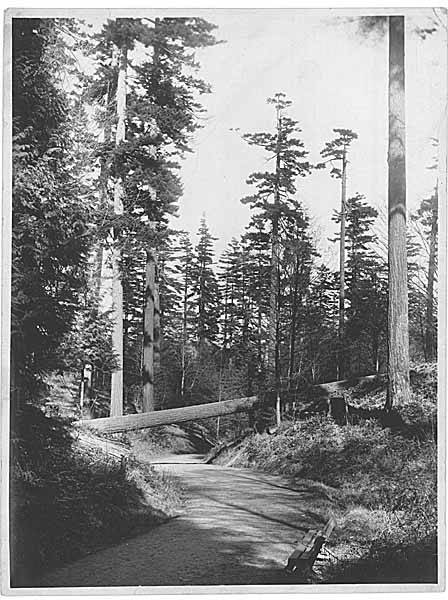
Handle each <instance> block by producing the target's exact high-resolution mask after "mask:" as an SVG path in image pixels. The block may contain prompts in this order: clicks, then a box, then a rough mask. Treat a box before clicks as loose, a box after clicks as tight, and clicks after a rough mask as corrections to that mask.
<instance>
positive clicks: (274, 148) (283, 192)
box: [242, 93, 311, 422]
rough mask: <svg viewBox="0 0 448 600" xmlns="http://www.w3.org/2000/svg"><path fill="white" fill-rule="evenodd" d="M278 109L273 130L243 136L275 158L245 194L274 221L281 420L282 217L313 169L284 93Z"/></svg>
mask: <svg viewBox="0 0 448 600" xmlns="http://www.w3.org/2000/svg"><path fill="white" fill-rule="evenodd" d="M268 103H270V104H273V105H274V106H275V110H276V130H275V132H273V133H269V132H265V133H253V134H245V135H244V136H243V138H244V139H245V140H246V141H247V142H248V143H249V144H250V145H254V146H258V147H260V148H262V149H263V150H264V151H265V152H266V153H267V154H268V155H269V158H273V159H274V160H275V169H274V171H272V172H256V173H252V174H251V175H250V176H249V178H248V180H247V183H248V184H249V185H254V186H255V187H256V190H257V191H256V192H255V194H254V195H252V196H248V197H246V198H243V200H242V202H243V203H248V204H250V205H251V207H252V208H255V209H258V210H261V211H262V212H263V214H264V216H265V218H266V219H268V220H269V222H270V223H271V227H272V229H271V273H270V279H271V289H270V294H269V298H270V313H269V346H268V356H269V371H270V376H271V388H272V389H273V390H274V393H275V397H276V407H277V408H276V413H277V422H280V414H281V408H280V387H281V382H280V379H281V373H280V355H279V352H280V345H279V314H280V310H281V307H280V300H281V297H280V287H279V282H280V235H279V221H280V217H281V215H282V214H283V213H285V212H286V213H287V212H288V211H289V210H290V198H291V197H292V196H293V195H294V194H295V192H296V185H295V181H296V179H297V177H299V176H301V177H303V176H305V175H307V174H308V173H309V172H310V170H311V165H310V163H309V162H308V161H307V160H306V156H307V154H308V152H307V151H306V150H305V149H304V144H303V142H302V140H300V139H299V138H297V137H295V136H296V134H298V133H300V131H301V130H300V129H299V127H298V125H297V121H294V120H292V119H291V118H289V117H287V116H285V115H284V111H285V109H286V108H287V107H289V106H290V105H291V102H290V101H289V100H287V99H286V96H285V95H284V94H282V93H278V94H276V95H275V96H274V97H273V98H269V99H268Z"/></svg>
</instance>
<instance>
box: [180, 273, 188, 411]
mask: <svg viewBox="0 0 448 600" xmlns="http://www.w3.org/2000/svg"><path fill="white" fill-rule="evenodd" d="M187 310H188V265H187V264H186V263H185V280H184V297H183V312H182V348H181V369H182V371H181V381H180V397H181V401H182V404H183V401H184V396H185V370H186V353H187V322H188V319H187Z"/></svg>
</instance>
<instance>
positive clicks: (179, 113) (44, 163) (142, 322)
mask: <svg viewBox="0 0 448 600" xmlns="http://www.w3.org/2000/svg"><path fill="white" fill-rule="evenodd" d="M400 19H401V18H400V17H397V18H392V17H391V20H390V27H391V38H390V50H391V61H390V108H391V119H390V148H389V166H390V177H389V184H390V185H389V198H390V206H389V240H390V241H389V282H388V278H387V274H386V268H387V261H386V260H385V258H384V257H383V258H381V257H380V256H379V253H378V243H379V240H378V238H377V235H376V233H375V223H376V221H377V218H378V214H377V210H376V209H375V208H373V207H372V206H370V204H369V203H368V202H367V200H366V198H365V197H364V196H363V195H361V194H356V195H353V196H351V197H347V190H346V179H347V164H348V159H349V152H350V148H351V144H352V143H353V141H354V140H355V139H356V137H357V135H356V134H355V133H354V132H353V131H351V130H349V129H334V130H333V132H334V134H335V135H334V139H332V140H331V141H330V142H328V143H326V144H325V147H324V149H323V150H322V151H321V156H322V160H323V161H325V163H327V162H328V163H330V164H331V165H332V171H331V172H332V175H333V176H335V177H336V178H338V179H341V209H340V211H337V212H336V213H335V215H334V217H333V219H334V221H335V222H336V223H337V224H338V226H339V232H338V237H337V238H336V239H337V241H338V242H339V246H340V256H339V259H340V260H339V270H334V271H332V270H331V269H330V268H329V267H328V265H326V264H324V261H323V259H322V257H321V256H319V253H318V252H317V249H316V240H315V235H314V233H313V231H312V226H311V219H310V215H309V214H308V211H307V210H305V208H304V206H303V204H302V203H301V201H300V200H299V198H298V194H297V191H298V180H299V178H301V177H305V176H308V175H310V174H311V172H312V171H313V169H314V168H318V167H321V166H323V163H321V164H320V165H314V166H313V165H312V164H311V163H310V161H309V159H308V156H309V154H308V150H307V149H306V148H305V144H304V142H303V140H302V139H301V130H300V127H299V126H298V123H297V121H295V120H293V119H292V118H290V117H289V116H288V112H289V110H290V109H291V102H290V101H289V100H288V99H287V98H286V96H285V95H284V94H281V93H278V94H275V95H274V96H273V97H272V98H270V99H268V102H269V104H270V105H271V106H272V107H273V109H274V111H275V113H274V114H275V119H274V124H273V127H272V130H270V131H267V132H259V133H246V134H244V135H243V139H244V140H245V141H246V142H247V143H248V144H249V145H250V146H253V147H254V148H256V149H258V150H259V151H260V150H261V151H262V152H263V153H264V154H265V157H266V159H267V160H268V163H267V164H268V165H270V166H269V167H267V170H261V171H256V172H254V173H252V174H250V175H249V177H248V179H247V183H248V185H249V186H250V188H251V190H252V191H251V193H250V194H249V195H248V196H247V197H245V198H243V199H242V202H244V203H246V204H249V206H250V208H251V209H252V210H251V217H250V220H249V223H248V225H247V227H246V229H245V231H244V233H243V234H242V235H241V236H240V237H238V238H234V239H232V240H231V242H230V243H229V245H228V246H227V248H226V249H225V250H224V252H223V253H222V255H221V257H220V258H219V260H218V259H217V257H215V249H214V242H215V241H216V239H215V238H214V237H213V236H212V235H211V232H210V229H209V226H208V224H207V222H206V220H205V218H203V219H202V220H201V222H200V224H199V229H198V232H197V239H195V240H194V241H192V240H191V239H190V237H189V234H188V233H186V232H178V231H173V230H171V229H170V228H169V226H168V223H169V218H170V216H171V215H172V214H174V213H175V212H176V209H177V203H178V201H179V199H180V198H181V196H182V185H181V180H180V177H179V164H180V163H179V161H180V159H181V157H182V156H183V155H184V153H185V152H186V151H188V150H189V148H190V142H191V137H190V136H191V134H192V133H193V132H194V131H195V130H196V129H197V127H198V126H199V122H198V120H197V116H198V114H199V113H200V112H201V110H202V109H201V107H200V104H199V102H198V98H199V97H200V95H201V94H203V93H207V92H208V91H209V88H208V85H207V84H206V83H205V82H204V81H202V80H201V79H199V78H197V77H196V69H197V66H198V65H197V63H196V61H195V59H194V55H193V51H194V50H195V49H196V48H201V47H205V46H209V45H212V44H214V43H215V39H214V37H213V33H212V32H213V25H211V24H209V23H207V22H206V21H204V20H202V19H196V18H182V19H177V18H173V19H171V18H160V19H159V18H157V19H154V20H148V19H115V20H109V21H108V22H107V23H106V24H105V25H104V27H103V30H102V31H101V32H100V33H99V34H98V35H97V36H94V37H89V36H86V35H84V34H82V33H81V32H80V31H79V30H78V29H77V27H76V22H74V21H71V20H58V19H44V20H42V19H31V20H30V19H23V20H21V19H16V20H15V21H14V30H13V63H14V80H13V94H14V114H13V117H14V122H13V134H14V140H13V141H14V146H13V259H14V261H13V281H12V388H13V398H15V399H16V400H17V401H18V400H19V398H25V399H26V398H28V397H30V394H31V391H30V390H32V387H33V385H35V382H36V381H37V379H38V378H39V374H40V373H45V372H46V371H48V370H51V369H55V368H60V369H69V370H71V371H73V372H74V373H76V376H77V377H78V378H79V377H80V376H81V379H83V378H84V371H85V370H86V367H87V372H88V373H89V374H90V373H91V377H90V375H89V386H88V387H89V389H88V390H87V389H86V388H85V386H84V384H83V383H82V384H81V392H82V393H84V392H85V393H86V395H82V394H81V395H82V401H83V404H84V405H85V404H88V403H90V404H91V405H92V406H91V408H92V407H93V408H92V414H93V415H104V414H106V413H110V414H121V413H122V412H134V411H139V410H145V411H147V410H154V409H158V408H161V407H164V408H166V407H169V406H177V405H185V404H194V403H200V402H210V401H213V400H221V399H222V400H224V399H229V398H232V397H236V396H237V395H241V396H244V395H252V394H260V395H261V396H266V398H267V400H268V401H273V402H274V403H275V406H276V415H277V421H280V418H281V413H282V411H284V410H285V407H287V406H288V405H291V404H292V402H294V401H295V400H296V398H297V394H298V391H299V390H300V389H302V387H303V385H305V384H308V383H317V382H322V381H329V380H332V379H336V378H338V377H341V376H344V377H349V376H351V375H364V374H369V373H372V372H379V371H381V370H383V369H384V366H385V364H386V348H387V339H388V338H389V374H390V381H391V386H392V387H391V388H390V393H389V399H388V403H387V408H388V409H389V408H391V406H392V405H393V402H394V401H395V400H394V398H396V399H397V398H404V399H405V398H406V394H407V393H408V392H407V391H406V390H408V388H407V387H406V386H407V385H408V382H407V379H406V374H405V373H404V371H405V370H406V369H407V368H408V367H405V365H406V361H407V360H408V357H407V354H406V352H407V351H406V347H407V341H406V335H407V333H406V332H404V330H403V323H404V321H405V317H406V314H407V308H406V297H407V281H405V279H406V254H405V248H404V247H403V239H404V237H405V236H406V222H405V221H406V219H405V217H406V214H405V212H406V211H405V191H406V190H405V184H404V169H405V161H404V128H403V124H404V115H403V93H404V74H403V31H402V25H403V23H402V21H401V20H400ZM68 39H70V40H72V41H71V42H70V43H69V42H68V41H67V40H68ZM70 44H71V45H70ZM137 45H138V47H139V52H138V55H139V56H138V60H137V59H136V54H135V52H134V50H135V47H136V46H137ZM78 47H79V48H85V49H86V51H88V52H89V54H90V55H91V56H92V57H93V58H92V60H93V63H94V65H96V70H95V72H94V73H93V75H92V76H88V77H87V76H84V75H83V74H80V73H78V72H77V71H76V68H75V66H74V63H73V60H72V57H71V50H72V48H78ZM67 72H70V77H72V78H73V81H74V83H73V85H70V89H69V91H64V86H62V85H61V83H60V79H59V78H60V76H61V74H64V73H67ZM437 204H438V197H437V191H436V192H435V193H434V194H433V195H432V196H431V197H430V198H426V199H424V200H422V202H421V205H420V207H419V209H418V210H417V211H416V213H415V214H414V215H413V216H412V219H411V223H410V225H411V226H410V227H409V228H408V231H407V233H408V248H409V264H410V268H409V275H408V278H407V280H408V282H409V290H410V294H409V305H410V326H411V330H410V336H411V346H412V354H413V356H416V357H422V358H424V359H425V360H433V359H434V358H435V357H436V334H437V326H436V316H437V303H436V295H435V290H436V286H437ZM384 247H386V243H385V242H384ZM403 261H404V262H403ZM388 286H389V289H388ZM391 294H392V295H391ZM392 298H394V299H392ZM111 300H112V301H111ZM388 303H389V309H388V308H387V304H388ZM388 313H389V323H388V327H386V323H387V319H388ZM400 315H401V316H400ZM387 330H388V331H389V333H387ZM406 382H407V383H406ZM27 390H28V391H27ZM110 398H111V399H112V401H111V402H110ZM93 405H94V406H93Z"/></svg>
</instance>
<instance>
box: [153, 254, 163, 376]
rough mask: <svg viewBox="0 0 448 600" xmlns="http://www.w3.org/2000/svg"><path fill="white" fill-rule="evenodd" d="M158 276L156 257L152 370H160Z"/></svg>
mask: <svg viewBox="0 0 448 600" xmlns="http://www.w3.org/2000/svg"><path fill="white" fill-rule="evenodd" d="M158 279H159V276H158V266H157V259H156V281H155V284H154V372H155V373H157V372H158V371H160V346H161V341H162V339H161V336H162V334H161V329H160V297H159V281H158Z"/></svg>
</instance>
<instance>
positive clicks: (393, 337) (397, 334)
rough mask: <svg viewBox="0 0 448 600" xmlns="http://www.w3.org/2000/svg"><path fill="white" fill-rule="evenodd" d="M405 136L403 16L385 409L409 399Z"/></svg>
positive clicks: (394, 67)
mask: <svg viewBox="0 0 448 600" xmlns="http://www.w3.org/2000/svg"><path fill="white" fill-rule="evenodd" d="M405 134H406V128H405V72H404V17H389V157H388V162H389V190H388V194H389V236H388V237H389V299H388V333H389V337H388V376H389V381H388V389H387V400H386V405H385V408H386V410H390V409H391V408H392V406H393V405H394V404H401V403H403V402H406V401H407V400H408V399H409V397H410V384H409V329H408V282H407V255H406V146H405Z"/></svg>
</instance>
